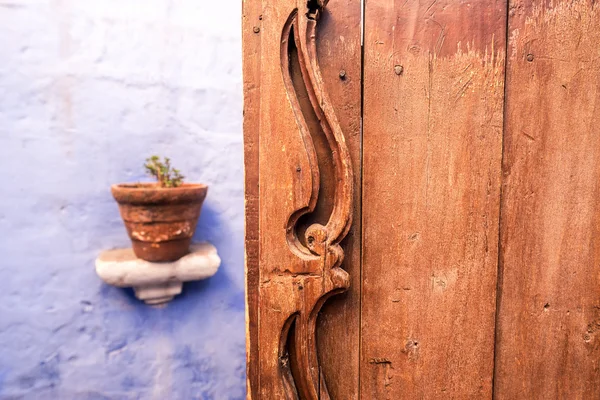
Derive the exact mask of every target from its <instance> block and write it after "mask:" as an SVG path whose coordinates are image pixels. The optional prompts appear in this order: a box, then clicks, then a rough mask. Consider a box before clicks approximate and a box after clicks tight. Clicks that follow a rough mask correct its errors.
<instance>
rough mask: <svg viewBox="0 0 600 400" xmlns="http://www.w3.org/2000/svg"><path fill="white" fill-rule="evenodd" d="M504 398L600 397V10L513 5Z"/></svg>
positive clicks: (501, 322) (501, 342) (581, 3)
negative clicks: (599, 190)
mask: <svg viewBox="0 0 600 400" xmlns="http://www.w3.org/2000/svg"><path fill="white" fill-rule="evenodd" d="M509 15H510V17H509V45H508V54H509V57H508V64H507V87H506V95H507V99H506V131H505V145H504V147H505V155H504V165H503V171H504V172H503V173H504V182H503V194H502V212H501V214H502V221H501V259H500V263H501V290H500V296H499V299H500V301H499V315H498V339H497V359H496V373H495V395H496V398H498V399H598V398H600V366H599V364H600V266H599V261H600V234H599V233H600V232H599V227H600V209H599V204H600V201H599V200H600V197H599V192H598V189H599V187H598V185H599V182H600V5H599V4H594V2H593V1H587V0H575V1H571V0H568V1H566V0H563V1H560V0H559V1H554V2H552V3H550V2H546V1H530V0H528V1H511V5H510V14H509Z"/></svg>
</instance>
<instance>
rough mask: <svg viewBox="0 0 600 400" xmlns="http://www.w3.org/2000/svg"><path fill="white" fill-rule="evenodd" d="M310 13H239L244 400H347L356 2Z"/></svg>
mask: <svg viewBox="0 0 600 400" xmlns="http://www.w3.org/2000/svg"><path fill="white" fill-rule="evenodd" d="M322 6H323V3H321V2H317V1H309V2H306V1H304V0H298V1H292V0H287V1H278V2H272V1H263V2H259V1H256V2H247V3H246V4H245V6H244V21H243V29H244V32H243V35H244V57H245V59H244V63H245V65H244V82H245V126H244V129H245V135H246V136H247V137H246V142H245V149H246V153H245V156H246V193H247V195H246V200H247V213H248V214H247V227H246V229H247V233H246V234H247V246H248V247H247V293H248V295H247V299H248V306H247V309H248V318H249V324H248V329H249V332H248V333H249V336H248V337H249V341H248V354H249V355H248V360H249V363H248V384H249V390H248V396H249V397H250V398H255V399H275V398H276V399H284V398H288V399H294V398H302V399H316V398H320V399H327V398H329V397H330V396H331V397H332V398H347V399H352V398H356V397H357V393H358V351H359V346H358V335H359V319H358V318H359V312H360V307H359V300H360V294H359V290H360V284H359V282H360V246H359V245H358V244H357V243H360V214H359V210H360V209H359V203H358V202H357V201H358V200H359V198H360V192H359V191H358V192H357V190H356V189H355V186H358V185H359V184H360V173H359V172H357V171H360V90H361V88H360V69H361V64H360V58H361V49H360V1H356V0H355V1H350V0H348V1H345V2H341V1H340V2H338V3H337V4H336V5H334V6H333V7H332V8H331V9H326V10H325V11H323V9H322ZM342 71H343V72H342ZM358 187H359V186H358ZM356 221H358V223H357V222H356ZM348 234H349V235H348ZM340 241H341V243H340ZM348 290H349V292H348V293H343V292H345V291H348ZM340 293H342V294H340ZM335 294H338V296H339V300H338V301H336V300H335V298H333V299H332V304H331V305H329V304H328V300H329V298H330V297H331V296H333V295H335ZM323 304H325V308H323V310H322V312H321V316H320V317H318V316H319V310H320V309H321V306H322V305H323ZM317 321H318V326H317ZM317 341H318V346H317ZM317 347H318V349H319V351H317ZM319 361H320V362H319ZM329 382H331V383H329Z"/></svg>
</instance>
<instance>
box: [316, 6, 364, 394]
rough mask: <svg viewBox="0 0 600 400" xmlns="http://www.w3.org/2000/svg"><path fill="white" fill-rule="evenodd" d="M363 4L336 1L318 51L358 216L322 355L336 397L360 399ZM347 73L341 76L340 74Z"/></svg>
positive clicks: (328, 306)
mask: <svg viewBox="0 0 600 400" xmlns="http://www.w3.org/2000/svg"><path fill="white" fill-rule="evenodd" d="M360 14H361V2H360V0H331V1H330V2H329V3H328V4H327V7H326V8H325V10H324V12H323V15H322V16H321V20H320V21H319V33H318V34H319V37H318V39H317V54H318V56H319V61H320V63H319V64H320V66H321V72H322V74H323V80H324V83H325V88H326V90H327V92H328V93H329V99H330V101H331V104H332V106H333V109H334V110H335V111H336V114H337V117H338V121H339V124H340V126H341V127H342V130H343V132H344V134H345V137H346V143H347V145H348V149H349V151H350V156H351V158H352V166H353V169H354V187H355V190H354V201H353V205H354V212H353V215H354V218H353V222H352V226H351V227H350V231H349V232H348V235H347V236H346V239H345V240H344V242H342V247H343V248H344V251H345V258H344V262H343V264H342V268H343V269H344V270H345V271H347V272H348V274H349V276H350V287H349V288H348V290H347V291H346V292H345V293H343V294H340V295H337V296H335V297H332V298H331V299H330V300H329V301H328V302H327V303H325V305H324V306H323V309H322V312H321V315H320V316H319V319H318V321H317V323H318V325H317V341H318V346H319V347H318V354H319V358H320V361H321V368H322V370H323V374H324V376H325V377H326V380H327V388H328V389H329V394H330V395H331V398H332V399H335V400H353V399H358V379H359V374H358V366H359V333H360V332H359V330H360V324H359V317H360V286H361V285H360V276H361V275H360V234H361V217H360V201H361V189H360V188H361V186H360V185H361V173H360V171H361V159H360V154H361V152H360V149H361V136H360V118H361V97H360V96H361V44H360V29H361V27H360V24H361V17H360ZM341 72H343V73H342V76H340V73H341Z"/></svg>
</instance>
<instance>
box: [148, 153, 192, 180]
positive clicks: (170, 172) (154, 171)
mask: <svg viewBox="0 0 600 400" xmlns="http://www.w3.org/2000/svg"><path fill="white" fill-rule="evenodd" d="M144 167H145V168H146V172H148V174H150V175H152V176H153V177H155V178H156V180H157V181H158V183H159V184H160V186H161V187H165V188H174V187H177V186H180V185H181V184H182V183H183V178H185V177H184V176H183V175H181V173H180V172H179V170H178V169H175V168H171V160H170V159H169V158H168V157H165V158H164V160H163V161H160V157H159V156H152V157H150V158H147V159H146V164H144Z"/></svg>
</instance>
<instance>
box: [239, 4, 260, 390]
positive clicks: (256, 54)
mask: <svg viewBox="0 0 600 400" xmlns="http://www.w3.org/2000/svg"><path fill="white" fill-rule="evenodd" d="M261 12H262V4H261V1H255V0H244V1H243V5H242V35H243V40H242V44H243V50H242V53H243V75H244V78H243V79H244V171H245V182H244V186H245V215H246V231H245V242H246V258H245V261H246V265H245V272H246V274H245V276H246V381H247V384H246V389H247V395H246V397H247V398H248V399H258V387H259V384H260V383H259V382H260V381H259V373H258V366H259V364H258V354H259V353H258V283H259V275H260V273H259V259H258V254H259V251H258V248H259V246H258V237H259V224H258V207H259V201H258V193H259V190H258V189H259V188H258V172H259V171H258V157H259V153H258V144H259V126H260V62H261V59H260V54H261V51H260V42H261V37H262V36H261V35H260V34H259V33H260V26H261V21H262V16H261ZM256 30H258V32H255V31H256Z"/></svg>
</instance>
